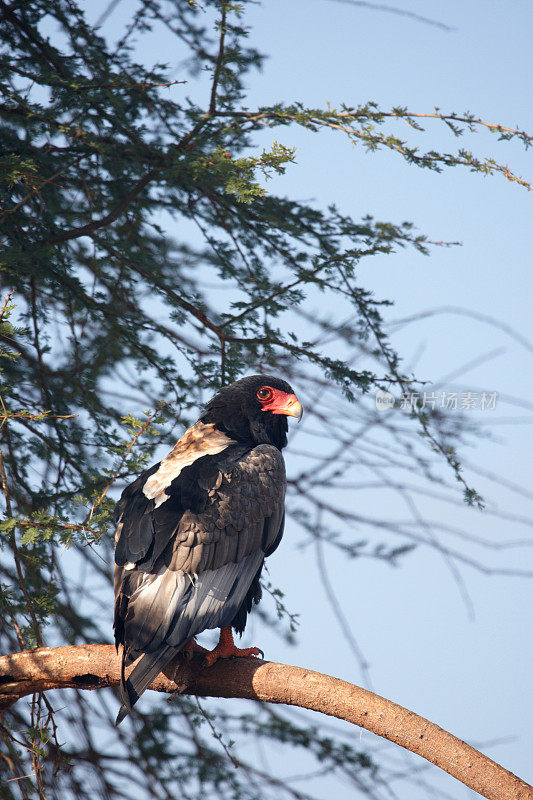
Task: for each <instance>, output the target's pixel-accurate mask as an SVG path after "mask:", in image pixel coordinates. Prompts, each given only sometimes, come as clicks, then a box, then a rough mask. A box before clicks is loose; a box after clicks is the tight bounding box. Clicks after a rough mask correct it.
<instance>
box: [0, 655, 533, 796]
mask: <svg viewBox="0 0 533 800" xmlns="http://www.w3.org/2000/svg"><path fill="white" fill-rule="evenodd" d="M119 681H120V658H119V656H117V654H116V652H115V648H114V647H113V646H112V645H78V646H70V647H54V648H52V647H41V648H38V649H37V650H32V651H26V652H23V653H14V654H12V655H7V656H2V657H0V709H1V708H4V709H5V708H7V707H9V706H10V705H12V704H13V703H15V702H16V701H17V700H18V699H19V698H21V697H24V696H25V695H29V694H33V693H35V692H45V691H47V690H49V689H62V688H67V687H74V688H77V689H98V688H102V687H109V686H117V685H118V683H119ZM151 688H152V689H154V690H156V691H159V692H167V693H174V694H175V693H176V692H178V693H184V694H195V695H200V696H204V697H238V698H245V699H252V700H262V701H264V702H268V703H286V704H288V705H293V706H299V707H301V708H308V709H311V710H313V711H318V712H320V713H322V714H327V715H329V716H333V717H338V718H339V719H344V720H346V721H347V722H351V723H352V724H354V725H358V726H360V727H361V728H366V730H369V731H372V733H375V734H377V735H378V736H382V737H383V738H385V739H388V740H389V741H391V742H395V743H396V744H398V745H400V746H401V747H405V748H406V749H407V750H410V751H411V752H413V753H417V754H418V755H420V756H422V758H425V759H426V760H427V761H430V762H431V763H432V764H435V765H436V766H438V767H440V768H441V769H443V770H444V771H445V772H448V773H449V774H450V775H452V776H453V777H454V778H457V780H459V781H461V782H462V783H464V784H465V786H468V787H470V788H471V789H473V790H474V791H476V792H479V794H481V795H482V796H483V797H486V798H488V800H533V787H531V786H529V785H528V784H527V783H525V782H524V781H522V780H521V779H520V778H518V777H517V776H516V775H513V774H512V773H511V772H508V771H507V770H506V769H504V768H503V767H501V766H500V765H499V764H496V763H495V762H494V761H492V760H491V759H490V758H487V756H484V755H483V754H482V753H480V752H478V751H477V750H475V749H474V748H473V747H470V745H468V744H466V743H465V742H463V741H461V740H460V739H457V738H456V737H455V736H453V735H452V734H450V733H447V732H446V731H445V730H443V729H442V728H439V726H438V725H435V724H434V723H432V722H429V721H428V720H427V719H424V718H423V717H419V716H418V715H417V714H414V713H413V712H412V711H409V710H408V709H406V708H403V707H402V706H399V705H397V704H396V703H393V702H391V701H390V700H386V699H385V698H383V697H380V696H379V695H376V694H374V693H373V692H369V691H367V690H366V689H362V688H360V687H359V686H354V685H353V684H350V683H347V682H346V681H342V680H339V679H338V678H333V677H330V676H329V675H322V674H321V673H319V672H313V671H312V670H308V669H302V668H301V667H292V666H287V665H285V664H275V663H271V662H265V661H259V660H257V659H239V660H231V661H230V660H226V661H220V662H218V663H217V664H215V666H214V667H211V668H209V669H198V668H197V667H196V665H195V664H194V662H193V665H192V666H191V665H190V664H188V663H182V662H181V660H177V661H176V662H174V663H173V664H171V665H169V667H167V669H166V670H165V674H160V675H159V676H158V677H157V678H156V680H155V681H154V682H153V683H152V685H151Z"/></svg>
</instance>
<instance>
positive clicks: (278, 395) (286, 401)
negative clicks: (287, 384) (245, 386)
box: [256, 386, 303, 422]
mask: <svg viewBox="0 0 533 800" xmlns="http://www.w3.org/2000/svg"><path fill="white" fill-rule="evenodd" d="M256 397H257V399H258V400H259V402H260V404H261V411H270V413H271V414H284V415H285V416H287V417H296V419H297V420H298V422H299V421H300V420H301V418H302V414H303V408H302V405H301V403H300V401H299V400H298V398H297V397H296V395H295V394H288V393H287V392H282V391H281V389H274V388H273V387H272V386H261V388H260V389H258V390H257V392H256Z"/></svg>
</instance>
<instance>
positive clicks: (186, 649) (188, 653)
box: [181, 636, 211, 659]
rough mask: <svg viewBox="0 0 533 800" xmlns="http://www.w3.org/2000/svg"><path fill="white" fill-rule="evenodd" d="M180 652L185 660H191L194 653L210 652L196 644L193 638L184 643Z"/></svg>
mask: <svg viewBox="0 0 533 800" xmlns="http://www.w3.org/2000/svg"><path fill="white" fill-rule="evenodd" d="M181 652H182V653H183V655H184V656H185V658H187V659H191V658H192V657H193V655H194V654H195V653H210V652H211V651H210V650H207V649H206V648H205V647H202V645H201V644H198V642H197V641H196V639H195V638H194V636H191V638H190V639H189V640H188V641H187V642H185V644H184V645H183V647H182V648H181Z"/></svg>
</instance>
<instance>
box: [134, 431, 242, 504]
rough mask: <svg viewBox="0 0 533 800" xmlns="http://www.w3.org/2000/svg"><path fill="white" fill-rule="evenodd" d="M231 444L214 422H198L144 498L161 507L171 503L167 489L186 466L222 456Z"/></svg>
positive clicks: (149, 482)
mask: <svg viewBox="0 0 533 800" xmlns="http://www.w3.org/2000/svg"><path fill="white" fill-rule="evenodd" d="M230 444H235V440H234V439H230V438H229V436H226V434H225V433H222V432H221V431H219V430H217V429H216V428H215V426H214V424H213V423H212V422H210V423H209V424H207V425H206V424H204V423H203V422H196V423H195V424H194V425H193V426H192V428H189V430H188V431H185V433H184V434H183V436H182V437H181V439H179V440H178V441H177V442H176V444H175V445H174V447H173V448H172V450H171V451H170V453H169V454H168V456H166V457H165V458H164V459H163V461H162V462H161V464H160V465H159V469H158V470H157V472H154V474H153V475H150V477H149V478H148V480H147V481H146V483H145V484H144V486H143V494H144V496H145V497H147V498H148V499H149V500H154V501H155V507H156V508H158V506H160V505H161V504H162V503H164V502H165V500H168V494H165V489H167V488H168V487H169V486H170V484H171V483H172V481H173V480H175V479H176V478H177V477H178V475H179V474H180V473H181V471H182V470H183V469H185V467H189V466H190V465H191V464H194V462H195V461H196V459H198V458H202V457H203V456H214V455H216V454H217V453H221V452H222V451H223V450H225V449H226V447H228V446H229V445H230Z"/></svg>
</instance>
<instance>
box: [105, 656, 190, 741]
mask: <svg viewBox="0 0 533 800" xmlns="http://www.w3.org/2000/svg"><path fill="white" fill-rule="evenodd" d="M176 653H177V648H176V647H170V646H169V645H167V646H165V647H163V648H161V650H159V651H158V652H156V653H145V654H144V655H143V657H142V658H141V660H140V661H139V663H138V664H137V666H136V667H135V669H134V670H133V672H132V673H131V675H130V676H129V678H128V679H127V680H126V676H125V673H124V667H125V656H124V655H123V656H122V677H121V680H120V699H121V700H122V705H121V707H120V711H119V712H118V715H117V719H116V721H115V725H120V723H121V722H122V720H123V719H124V717H126V716H127V715H128V714H129V713H130V711H131V709H132V708H133V706H134V705H135V703H136V702H137V700H138V699H139V697H140V696H141V695H142V693H143V692H144V690H145V689H147V688H148V686H150V684H151V683H152V681H153V680H154V678H155V677H156V676H157V675H159V673H160V672H161V670H163V669H164V668H165V667H166V665H167V664H168V663H169V662H170V661H172V659H173V658H174V656H175V655H176Z"/></svg>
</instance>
